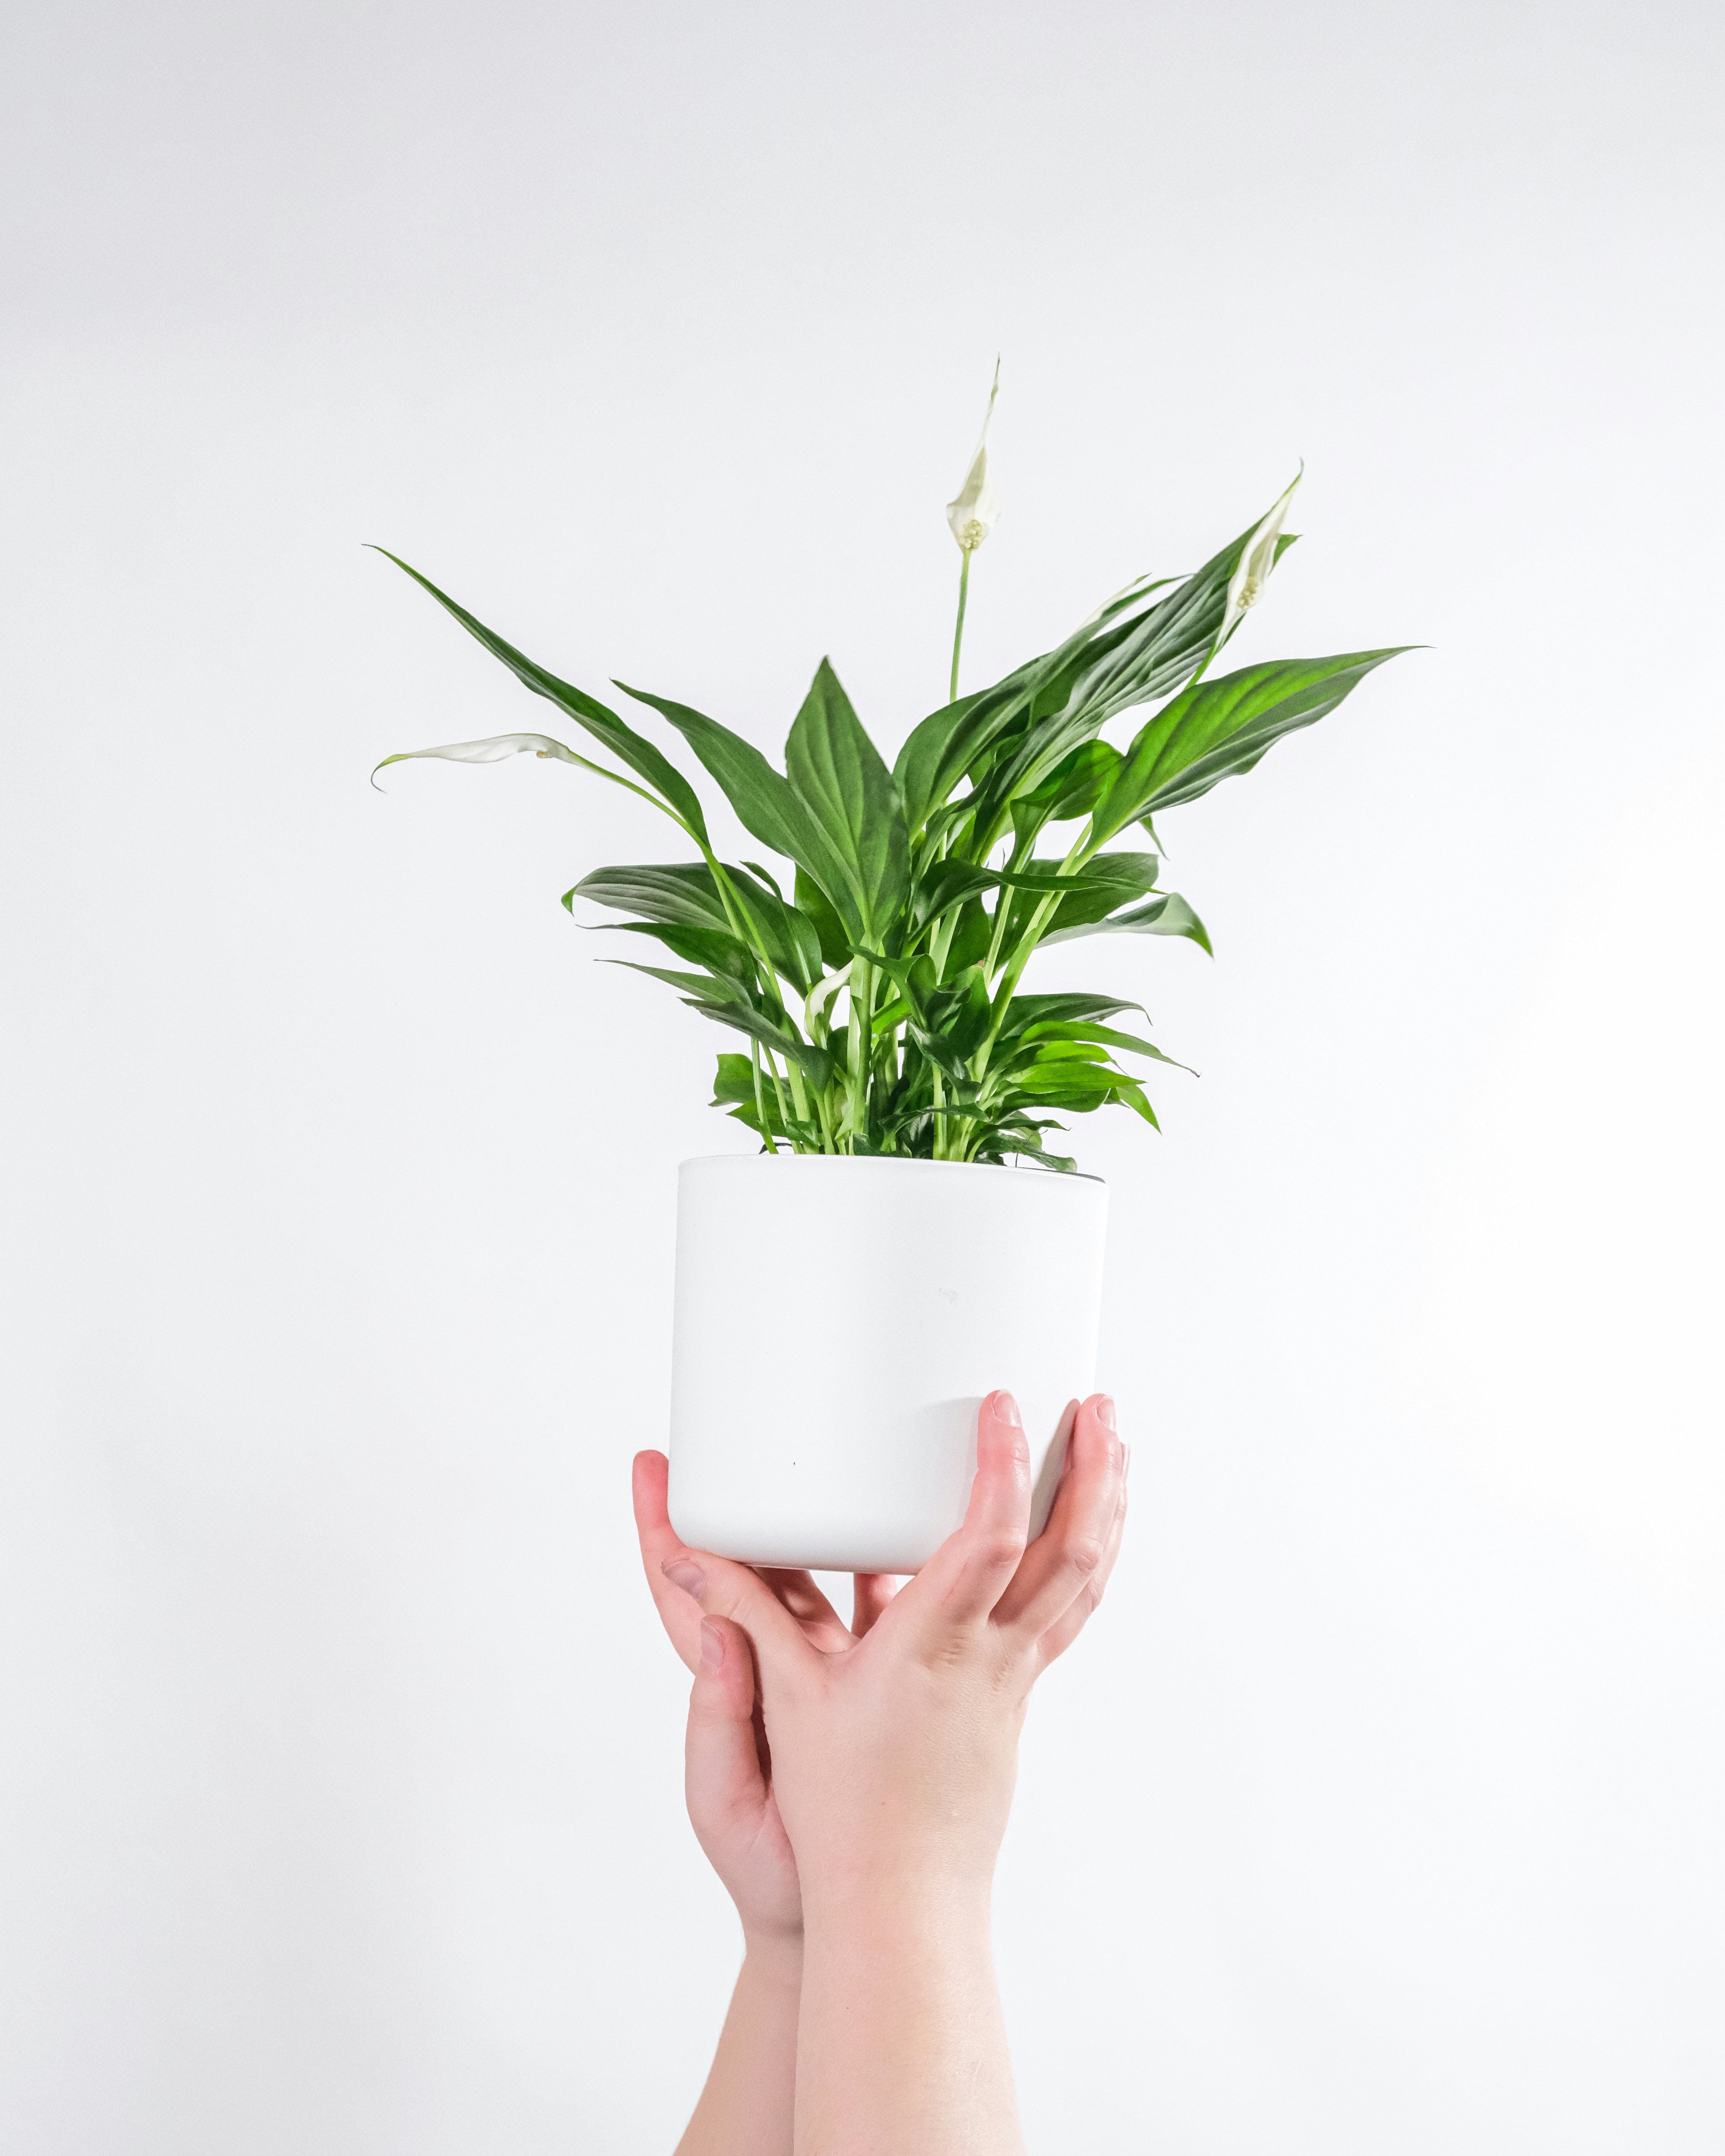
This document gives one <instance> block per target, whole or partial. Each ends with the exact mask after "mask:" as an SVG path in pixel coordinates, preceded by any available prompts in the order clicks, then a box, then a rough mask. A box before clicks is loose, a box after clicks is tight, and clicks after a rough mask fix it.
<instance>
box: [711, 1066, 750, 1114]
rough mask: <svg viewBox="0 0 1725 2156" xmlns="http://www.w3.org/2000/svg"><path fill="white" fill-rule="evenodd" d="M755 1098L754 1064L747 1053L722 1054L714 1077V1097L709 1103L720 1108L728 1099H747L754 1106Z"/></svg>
mask: <svg viewBox="0 0 1725 2156" xmlns="http://www.w3.org/2000/svg"><path fill="white" fill-rule="evenodd" d="M754 1100H755V1066H754V1065H753V1064H752V1062H751V1061H750V1060H749V1059H748V1057H747V1055H721V1057H720V1058H719V1068H718V1070H717V1073H716V1075H715V1077H714V1079H713V1097H712V1100H711V1102H710V1103H709V1104H708V1105H709V1106H712V1107H715V1108H719V1107H723V1106H725V1105H726V1102H728V1101H747V1102H748V1103H749V1105H750V1106H751V1107H752V1106H754Z"/></svg>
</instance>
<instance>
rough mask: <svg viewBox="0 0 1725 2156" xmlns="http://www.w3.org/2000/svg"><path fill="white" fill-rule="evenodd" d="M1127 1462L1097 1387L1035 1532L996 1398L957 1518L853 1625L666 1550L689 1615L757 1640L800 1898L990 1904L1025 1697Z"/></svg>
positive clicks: (1077, 1604) (1006, 1406) (755, 1576)
mask: <svg viewBox="0 0 1725 2156" xmlns="http://www.w3.org/2000/svg"><path fill="white" fill-rule="evenodd" d="M1126 1476H1127V1453H1126V1450H1125V1448H1124V1446H1123V1445H1122V1444H1121V1441H1120V1439H1119V1437H1118V1435H1117V1433H1116V1431H1115V1428H1114V1410H1113V1403H1112V1402H1111V1400H1109V1399H1106V1397H1105V1396H1104V1395H1102V1394H1095V1395H1093V1396H1092V1397H1091V1399H1087V1400H1086V1401H1085V1402H1084V1403H1083V1404H1082V1405H1081V1408H1080V1409H1079V1410H1078V1413H1077V1416H1076V1420H1075V1424H1074V1427H1073V1433H1072V1440H1071V1443H1070V1446H1069V1448H1068V1453H1067V1459H1066V1464H1065V1471H1064V1472H1063V1474H1062V1476H1061V1479H1060V1487H1059V1489H1058V1490H1057V1491H1056V1493H1055V1502H1054V1507H1053V1510H1052V1512H1051V1513H1050V1518H1049V1522H1048V1527H1047V1528H1046V1530H1045V1532H1043V1533H1042V1534H1041V1535H1040V1536H1039V1537H1037V1538H1036V1540H1035V1541H1034V1543H1029V1542H1028V1534H1029V1516H1030V1495H1031V1484H1030V1468H1029V1445H1028V1444H1027V1442H1026V1440H1025V1437H1024V1430H1023V1428H1022V1427H1021V1425H1020V1423H1019V1414H1018V1409H1017V1408H1016V1406H1015V1405H1014V1403H1013V1400H1012V1399H1011V1396H1010V1395H1009V1394H1004V1393H991V1394H989V1395H988V1398H987V1399H985V1400H984V1401H983V1405H982V1409H981V1411H980V1413H979V1414H978V1423H977V1471H976V1479H975V1481H974V1482H973V1485H972V1489H971V1496H970V1503H969V1508H968V1512H967V1513H966V1516H965V1520H964V1524H963V1527H960V1528H959V1529H958V1530H957V1532H956V1533H955V1534H952V1535H951V1536H949V1537H947V1541H946V1542H944V1543H942V1545H941V1547H940V1548H939V1549H938V1550H937V1552H936V1553H935V1554H934V1556H933V1557H932V1558H931V1559H930V1560H929V1562H928V1563H927V1564H926V1565H925V1566H924V1567H923V1568H922V1571H921V1572H920V1573H918V1574H917V1575H916V1578H914V1579H912V1580H911V1582H910V1583H909V1584H908V1585H906V1587H904V1588H903V1589H901V1590H900V1592H899V1593H898V1594H896V1596H895V1597H893V1598H892V1599H891V1600H885V1599H883V1598H881V1597H880V1595H879V1594H878V1591H877V1590H876V1589H875V1587H874V1585H873V1584H872V1583H866V1582H864V1583H860V1584H859V1589H860V1609H859V1627H860V1630H850V1631H847V1630H846V1629H845V1627H844V1626H843V1625H839V1620H838V1619H837V1618H836V1616H834V1614H833V1612H832V1610H831V1608H830V1605H829V1604H827V1603H826V1602H825V1599H824V1597H820V1598H819V1609H818V1610H817V1609H814V1606H813V1605H809V1606H806V1607H805V1608H803V1609H802V1610H800V1611H799V1610H798V1609H796V1608H795V1607H794V1606H793V1607H788V1606H787V1603H786V1599H785V1597H784V1596H783V1594H781V1593H775V1591H774V1589H773V1586H772V1585H769V1584H768V1578H763V1577H762V1574H760V1573H757V1572H755V1571H753V1570H752V1569H751V1568H749V1567H748V1566H747V1565H742V1564H736V1563H732V1562H731V1561H730V1560H729V1559H726V1558H716V1557H712V1556H710V1555H708V1554H707V1553H704V1552H702V1551H699V1550H692V1549H690V1548H687V1547H686V1546H683V1545H681V1544H678V1545H677V1546H676V1547H675V1548H674V1549H670V1550H667V1551H666V1552H665V1554H664V1555H663V1556H662V1558H660V1565H661V1568H662V1571H663V1573H664V1575H665V1578H666V1579H667V1580H668V1581H670V1582H671V1583H673V1584H674V1585H675V1588H676V1589H679V1590H680V1596H681V1598H682V1599H683V1602H684V1608H685V1610H686V1611H687V1612H688V1619H689V1620H693V1619H694V1616H695V1613H696V1609H699V1611H700V1612H701V1614H702V1616H703V1617H704V1619H705V1620H706V1622H707V1623H709V1624H713V1625H723V1626H726V1627H737V1626H740V1627H741V1628H742V1631H743V1632H745V1633H746V1634H747V1636H748V1640H750V1641H751V1642H752V1645H753V1647H754V1650H755V1654H756V1655H757V1657H758V1660H759V1663H760V1668H761V1676H762V1701H763V1705H764V1722H765V1737H766V1741H767V1743H768V1745H770V1748H771V1757H772V1762H773V1782H772V1789H771V1794H772V1796H773V1799H775V1800H776V1804H777V1808H778V1814H779V1815H780V1816H781V1817H782V1819H783V1825H784V1828H785V1829H786V1830H788V1835H789V1839H790V1842H791V1844H792V1845H793V1847H794V1849H795V1851H796V1866H797V1871H798V1876H799V1880H800V1885H801V1890H802V1895H803V1901H804V1903H805V1905H806V1904H808V1903H809V1902H811V1900H812V1898H813V1897H828V1898H829V1899H831V1900H833V1901H834V1902H855V1899H856V1897H858V1896H859V1895H862V1896H867V1895H869V1894H870V1893H872V1892H881V1891H884V1890H886V1889H887V1888H889V1887H891V1888H894V1889H896V1888H899V1887H906V1886H907V1887H910V1888H911V1889H913V1890H917V1891H924V1890H932V1891H935V1892H948V1891H951V1892H957V1893H959V1894H960V1895H963V1896H965V1897H975V1896H976V1895H977V1894H978V1893H979V1894H980V1895H981V1896H982V1897H983V1898H984V1900H985V1899H986V1896H987V1892H988V1885H989V1882H990V1881H991V1880H992V1877H993V1867H994V1861H995V1857H996V1855H997V1853H998V1851H999V1845H1000V1840H1001V1836H1002V1835H1003V1834H1004V1831H1005V1826H1006V1818H1007V1812H1008V1809H1009V1806H1010V1804H1011V1800H1012V1789H1013V1783H1014V1777H1015V1774H1016V1768H1017V1746H1018V1735H1019V1728H1020V1727H1021V1726H1022V1723H1023V1721H1024V1709H1025V1707H1026V1705H1027V1703H1028V1702H1029V1695H1030V1688H1031V1686H1032V1685H1033V1684H1034V1682H1035V1680H1036V1678H1037V1677H1038V1676H1039V1675H1040V1673H1041V1671H1043V1670H1045V1668H1046V1667H1047V1666H1048V1665H1049V1663H1050V1662H1051V1661H1053V1660H1054V1659H1055V1656H1056V1655H1060V1654H1061V1653H1063V1652H1064V1651H1065V1649H1066V1648H1067V1647H1068V1646H1070V1644H1071V1643H1072V1641H1073V1640H1075V1639H1076V1637H1077V1635H1078V1634H1079V1632H1080V1631H1081V1630H1082V1629H1083V1626H1084V1625H1085V1622H1086V1620H1087V1619H1088V1617H1089V1616H1090V1614H1091V1611H1092V1610H1094V1609H1095V1608H1096V1605H1097V1604H1098V1603H1099V1602H1100V1600H1101V1594H1102V1589H1103V1588H1104V1586H1105V1585H1106V1582H1107V1578H1108V1575H1109V1573H1110V1572H1111V1570H1112V1568H1113V1565H1114V1561H1115V1558H1116V1556H1117V1553H1118V1551H1119V1548H1120V1538H1121V1534H1122V1529H1123V1527H1124V1524H1125V1518H1126ZM673 1539H675V1538H674V1537H673ZM802 1577H806V1575H803V1576H802ZM809 1592H810V1593H811V1594H816V1593H818V1591H817V1590H815V1589H814V1584H813V1582H812V1581H810V1582H809ZM661 1606H662V1607H663V1605H661ZM664 1614H665V1617H666V1621H667V1624H668V1625H669V1624H670V1618H671V1612H670V1610H669V1609H665V1610H664ZM685 1621H688V1620H685ZM692 1629H693V1625H692V1623H691V1630H692ZM738 1696H739V1697H741V1694H740V1691H739V1695H738Z"/></svg>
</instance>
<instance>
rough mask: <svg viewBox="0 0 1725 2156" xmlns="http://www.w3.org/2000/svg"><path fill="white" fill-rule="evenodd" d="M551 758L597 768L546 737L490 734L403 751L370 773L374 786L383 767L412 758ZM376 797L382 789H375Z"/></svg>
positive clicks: (478, 760)
mask: <svg viewBox="0 0 1725 2156" xmlns="http://www.w3.org/2000/svg"><path fill="white" fill-rule="evenodd" d="M530 754H531V755H533V756H541V757H556V758H557V760H558V761H559V762H562V763H578V764H582V765H583V766H585V767H586V768H587V769H588V770H589V771H592V770H595V769H597V766H596V765H593V764H590V763H588V762H587V758H586V757H583V756H577V755H576V753H575V752H574V750H573V749H569V748H565V747H563V744H562V742H560V741H553V740H552V738H551V737H550V735H549V734H493V735H492V736H491V737H490V739H489V740H487V741H470V742H444V746H443V747H441V748H406V749H403V750H401V751H400V752H398V754H396V755H394V756H386V757H384V759H383V762H382V763H380V764H379V765H378V766H377V771H374V772H373V773H372V785H373V786H377V772H378V771H382V768H383V766H384V764H390V763H411V762H413V759H414V757H420V756H437V757H444V759H445V761H447V762H450V763H501V762H502V761H503V759H504V758H505V757H509V756H526V755H530ZM377 790H378V792H379V793H382V788H381V787H378V788H377Z"/></svg>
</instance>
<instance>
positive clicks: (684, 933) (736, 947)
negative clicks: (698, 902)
mask: <svg viewBox="0 0 1725 2156" xmlns="http://www.w3.org/2000/svg"><path fill="white" fill-rule="evenodd" d="M597 925H598V927H599V928H600V929H602V930H603V932H605V933H607V934H608V935H621V936H651V937H655V939H656V940H657V941H658V942H660V943H663V944H664V946H665V948H666V950H668V951H670V952H674V953H675V956H676V957H679V958H686V959H687V960H688V962H690V964H691V966H704V967H706V970H707V971H708V973H714V974H717V975H720V976H722V977H723V978H726V979H730V980H733V981H737V982H739V983H742V985H744V986H745V987H747V988H752V987H753V986H754V983H755V979H756V968H757V965H758V961H757V958H756V957H755V954H754V952H752V951H751V950H750V949H749V947H748V946H747V944H746V943H739V942H737V938H736V937H734V936H732V935H728V934H725V933H723V932H721V931H720V930H718V929H716V928H685V927H681V926H680V925H679V924H678V923H675V922H673V921H600V922H598V924H597Z"/></svg>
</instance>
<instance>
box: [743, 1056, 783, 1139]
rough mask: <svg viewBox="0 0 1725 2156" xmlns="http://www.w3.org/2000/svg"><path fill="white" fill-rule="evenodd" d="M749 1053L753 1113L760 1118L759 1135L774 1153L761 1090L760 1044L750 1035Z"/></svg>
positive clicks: (765, 1100)
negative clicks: (753, 1076)
mask: <svg viewBox="0 0 1725 2156" xmlns="http://www.w3.org/2000/svg"><path fill="white" fill-rule="evenodd" d="M749 1055H750V1056H751V1058H752V1060H753V1062H754V1066H755V1113H756V1114H757V1116H759V1117H760V1119H761V1135H762V1137H763V1138H765V1140H766V1141H767V1150H768V1152H770V1153H776V1152H778V1147H777V1146H776V1145H775V1144H774V1143H773V1132H772V1131H771V1130H770V1129H769V1128H768V1122H767V1096H766V1095H765V1093H763V1092H762V1090H761V1044H760V1042H759V1041H758V1040H756V1039H753V1038H751V1039H750V1041H749Z"/></svg>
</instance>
